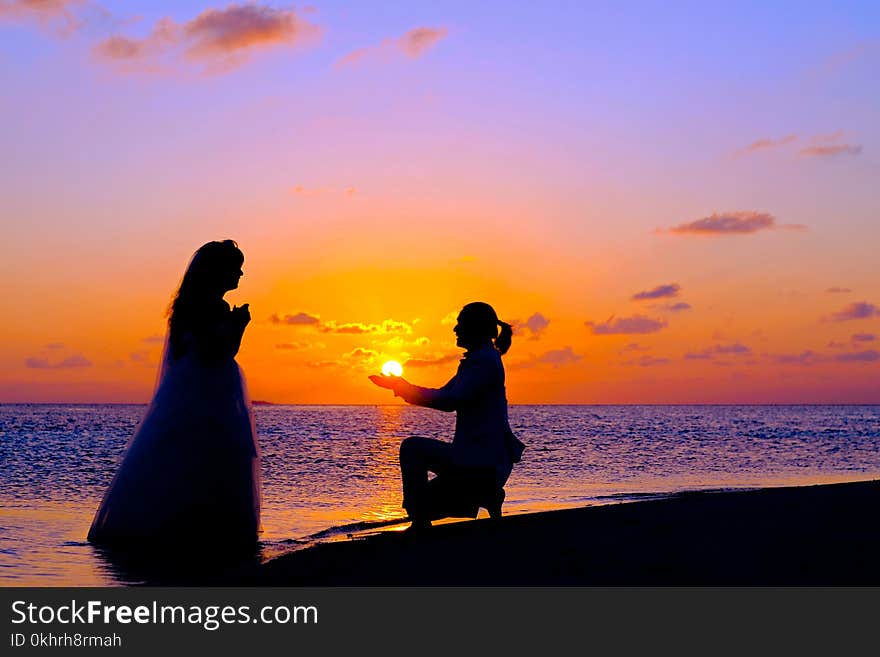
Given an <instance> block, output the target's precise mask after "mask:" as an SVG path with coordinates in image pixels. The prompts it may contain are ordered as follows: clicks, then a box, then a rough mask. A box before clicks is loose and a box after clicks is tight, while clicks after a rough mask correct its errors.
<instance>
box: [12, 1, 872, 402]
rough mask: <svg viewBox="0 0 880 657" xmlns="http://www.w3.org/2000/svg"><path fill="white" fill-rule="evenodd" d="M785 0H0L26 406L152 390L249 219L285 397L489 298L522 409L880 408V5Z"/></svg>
mask: <svg viewBox="0 0 880 657" xmlns="http://www.w3.org/2000/svg"><path fill="white" fill-rule="evenodd" d="M772 4H773V5H774V6H773V7H765V6H763V5H764V3H707V2H694V3H690V2H687V3H685V2H681V3H664V2H656V3H655V2H638V3H619V2H607V3H598V2H596V3H593V2H583V3H582V2H558V3H554V2H551V3H510V2H505V3H500V2H492V3H489V2H486V3H472V2H432V3H427V2H423V3H418V2H388V3H385V2H375V3H367V2H357V3H354V2H317V3H315V4H314V5H309V6H292V5H286V4H274V3H264V2H255V3H241V4H224V3H222V2H218V3H213V4H212V3H211V2H195V1H190V0H186V1H184V0H178V1H176V2H171V1H170V0H165V1H158V2H142V1H139V0H135V1H126V2H121V1H120V2H101V3H97V2H90V1H89V0H79V1H77V0H0V84H2V89H3V94H2V97H0V126H2V127H0V152H2V154H3V157H2V159H0V217H2V221H3V240H2V242H0V286H2V288H0V289H2V298H3V303H4V306H5V310H4V312H3V320H2V322H0V368H2V374H0V401H3V402H17V401H34V402H40V401H42V402H49V401H64V402H117V401H119V402H122V401H125V402H129V401H130V402H146V401H148V400H149V398H150V394H151V392H152V389H153V386H154V383H155V379H156V374H157V364H158V360H159V357H160V354H161V350H162V344H163V340H164V333H165V326H166V316H165V313H166V310H167V307H168V304H169V302H170V300H171V297H172V295H173V293H174V291H175V289H176V286H177V285H178V283H179V281H180V277H181V275H182V274H183V271H184V269H185V267H186V265H187V262H188V260H189V258H190V256H191V255H192V253H193V252H194V251H195V249H196V248H198V247H199V246H200V245H201V244H203V243H204V242H206V241H209V240H213V239H226V238H231V239H235V240H236V241H238V243H239V245H240V246H241V248H242V250H243V251H244V253H245V258H246V260H245V264H244V272H245V275H244V278H243V279H242V281H241V285H240V288H239V289H238V290H236V291H234V292H232V293H230V294H229V295H227V300H228V301H229V302H230V304H239V305H240V304H242V303H250V308H251V313H252V316H253V320H252V322H251V324H250V326H249V327H248V329H247V332H246V334H245V338H244V343H243V346H242V349H241V351H240V353H239V356H238V362H239V363H240V364H241V366H242V368H243V370H244V372H245V375H246V376H247V380H248V384H249V388H250V392H251V396H252V397H253V398H254V399H258V400H268V401H273V402H278V403H392V402H393V401H394V399H393V398H392V396H391V395H390V394H389V393H388V392H387V391H384V390H381V389H379V388H376V387H375V386H373V385H372V384H371V383H370V382H369V381H368V380H367V378H366V377H367V374H370V373H374V372H377V371H378V370H379V368H380V367H381V364H382V363H383V362H384V361H385V360H388V359H395V360H398V361H400V362H401V363H403V364H404V370H405V371H404V376H405V377H406V378H407V379H409V380H410V381H412V382H414V383H419V384H422V385H439V384H442V383H444V382H445V381H446V380H447V379H448V378H449V377H450V376H451V375H452V374H453V373H454V371H455V367H456V365H457V361H458V358H459V357H460V354H461V352H460V350H459V349H457V348H456V347H455V343H454V336H453V334H452V325H453V323H454V318H455V314H456V313H457V311H458V310H459V309H460V308H461V306H462V305H463V304H465V303H467V302H469V301H474V300H483V301H487V302H489V303H491V304H492V305H493V306H494V307H495V309H496V310H497V311H498V314H499V315H500V316H501V317H502V319H506V320H507V321H510V322H512V323H515V325H516V326H517V332H516V335H515V337H514V342H513V347H512V348H511V350H510V352H509V353H508V354H507V355H506V356H505V364H506V367H507V378H508V397H509V399H510V401H511V403H740V402H742V403H776V402H780V403H782V402H806V403H817V402H854V403H858V402H867V403H880V276H878V274H880V266H878V252H880V248H878V247H880V156H878V154H880V121H878V117H880V84H878V80H877V71H878V70H880V3H877V2H869V1H865V2H858V3H845V2H839V3H822V6H812V5H811V4H810V3H804V2H777V3H772ZM670 5H672V6H670ZM722 5H723V6H722ZM817 5H818V3H817Z"/></svg>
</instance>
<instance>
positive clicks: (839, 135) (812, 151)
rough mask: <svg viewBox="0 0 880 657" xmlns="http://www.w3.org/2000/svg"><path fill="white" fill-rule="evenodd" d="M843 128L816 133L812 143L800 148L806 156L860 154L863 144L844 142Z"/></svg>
mask: <svg viewBox="0 0 880 657" xmlns="http://www.w3.org/2000/svg"><path fill="white" fill-rule="evenodd" d="M843 137H844V132H843V130H835V131H834V132H830V133H828V134H820V135H814V136H813V138H812V139H811V140H810V141H811V142H812V143H811V144H810V145H809V146H806V147H804V148H802V149H801V150H800V155H802V156H804V157H833V156H835V155H859V154H860V153H861V152H862V146H861V144H850V143H847V142H842V141H841V140H842V139H843Z"/></svg>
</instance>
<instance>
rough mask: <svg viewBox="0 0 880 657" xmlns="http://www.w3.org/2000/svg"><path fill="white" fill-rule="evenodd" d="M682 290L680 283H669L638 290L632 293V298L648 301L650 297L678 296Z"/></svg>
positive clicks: (666, 297)
mask: <svg viewBox="0 0 880 657" xmlns="http://www.w3.org/2000/svg"><path fill="white" fill-rule="evenodd" d="M680 291H681V286H680V285H679V284H678V283H667V284H666V285H658V286H657V287H655V288H652V289H650V290H644V291H642V292H636V293H635V294H634V295H632V297H631V299H632V300H633V301H646V300H649V299H670V298H672V297H677V296H678V293H679V292H680Z"/></svg>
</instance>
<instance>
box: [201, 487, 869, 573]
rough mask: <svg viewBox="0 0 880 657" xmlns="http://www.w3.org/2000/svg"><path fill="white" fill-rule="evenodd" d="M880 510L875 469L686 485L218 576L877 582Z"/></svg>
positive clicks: (343, 547) (399, 536)
mask: <svg viewBox="0 0 880 657" xmlns="http://www.w3.org/2000/svg"><path fill="white" fill-rule="evenodd" d="M878 511H880V480H878V479H875V480H871V481H860V482H851V483H835V484H817V485H810V486H797V487H779V488H762V489H747V490H720V491H719V490H712V491H695V492H685V493H678V494H675V495H672V496H670V497H664V498H661V499H651V500H641V501H632V502H624V503H617V504H605V505H596V506H588V507H579V508H573V509H562V510H556V511H541V512H537V513H524V514H515V515H509V516H504V517H503V518H502V519H501V520H500V521H492V520H490V519H479V520H465V521H460V522H452V523H446V524H440V525H436V526H435V527H433V528H432V529H431V531H430V532H429V533H426V534H421V535H415V536H413V535H409V534H405V533H403V532H393V531H385V532H380V533H378V534H374V535H369V536H366V537H364V538H356V539H353V540H342V541H333V542H327V543H317V544H315V545H313V546H310V547H306V548H302V549H297V550H294V551H291V552H288V553H286V554H283V555H280V556H277V557H275V558H273V559H270V560H269V561H267V562H265V563H263V564H260V565H258V566H249V567H246V568H244V569H241V570H238V571H237V572H234V573H228V574H227V575H226V576H223V577H221V579H222V581H218V582H216V583H217V584H237V585H256V586H514V585H515V586H542V585H544V586H608V585H610V586H615V585H627V586H645V585H647V586H655V585H660V586H677V585H698V586H699V585H708V586H712V585H716V586H736V585H749V586H761V585H771V586H776V585H786V586H792V585H793V586H801V585H811V586H840V585H846V586H861V585H878V584H880V558H878V555H880V524H878V523H877V520H876V518H877V513H878Z"/></svg>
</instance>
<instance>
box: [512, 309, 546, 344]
mask: <svg viewBox="0 0 880 657" xmlns="http://www.w3.org/2000/svg"><path fill="white" fill-rule="evenodd" d="M511 324H513V326H514V330H513V332H514V335H528V336H529V339H530V340H537V339H538V338H540V337H541V334H542V333H543V332H544V331H545V330H546V329H547V327H548V326H550V320H549V319H547V318H546V317H544V315H542V314H541V313H535V314H533V315H532V316H531V317H529V318H528V319H527V320H526V321H524V322H520V321H517V320H514V321H513V322H511Z"/></svg>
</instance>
